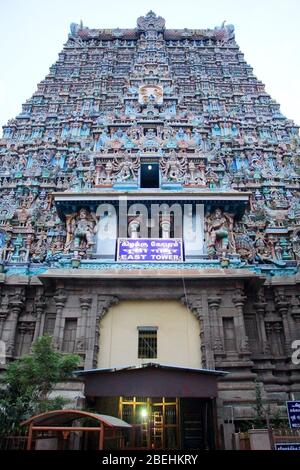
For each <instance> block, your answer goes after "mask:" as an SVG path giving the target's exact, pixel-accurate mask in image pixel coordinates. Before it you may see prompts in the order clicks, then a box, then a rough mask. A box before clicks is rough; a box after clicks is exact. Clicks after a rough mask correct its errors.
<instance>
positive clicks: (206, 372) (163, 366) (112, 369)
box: [74, 362, 229, 376]
mask: <svg viewBox="0 0 300 470" xmlns="http://www.w3.org/2000/svg"><path fill="white" fill-rule="evenodd" d="M145 368H160V369H170V370H182V371H187V372H198V373H199V374H203V375H216V376H224V375H227V374H229V372H226V371H222V370H214V369H197V368H194V367H185V366H176V365H174V364H159V363H155V362H147V363H145V364H139V365H128V366H114V367H110V368H98V369H87V370H79V371H75V372H74V373H75V374H76V375H86V374H93V373H97V372H119V371H122V370H124V371H125V370H128V371H130V370H136V369H145Z"/></svg>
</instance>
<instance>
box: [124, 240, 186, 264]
mask: <svg viewBox="0 0 300 470" xmlns="http://www.w3.org/2000/svg"><path fill="white" fill-rule="evenodd" d="M117 261H125V262H127V263H128V262H131V263H133V262H134V263H176V262H180V261H183V245H182V239H181V238H119V239H118V249H117Z"/></svg>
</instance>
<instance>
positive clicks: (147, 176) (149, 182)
mask: <svg viewBox="0 0 300 470" xmlns="http://www.w3.org/2000/svg"><path fill="white" fill-rule="evenodd" d="M141 188H159V165H158V163H142V164H141Z"/></svg>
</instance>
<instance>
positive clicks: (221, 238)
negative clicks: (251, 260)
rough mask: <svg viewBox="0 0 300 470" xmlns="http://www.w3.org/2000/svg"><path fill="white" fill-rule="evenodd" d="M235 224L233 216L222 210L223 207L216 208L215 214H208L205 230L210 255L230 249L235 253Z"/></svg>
mask: <svg viewBox="0 0 300 470" xmlns="http://www.w3.org/2000/svg"><path fill="white" fill-rule="evenodd" d="M233 224H234V219H233V216H231V215H230V214H228V213H226V212H222V210H221V209H216V210H215V212H214V213H213V214H208V215H207V216H206V220H205V231H206V238H207V251H208V254H209V255H214V254H222V253H225V252H229V251H230V252H231V253H235V251H236V250H235V241H234V235H233Z"/></svg>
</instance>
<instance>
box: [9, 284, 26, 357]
mask: <svg viewBox="0 0 300 470" xmlns="http://www.w3.org/2000/svg"><path fill="white" fill-rule="evenodd" d="M8 308H9V316H8V321H9V337H8V340H7V346H6V354H7V357H13V355H14V350H15V337H16V332H17V324H18V319H19V316H20V314H21V311H22V309H23V308H24V293H23V291H19V292H14V293H11V294H9V302H8Z"/></svg>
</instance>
